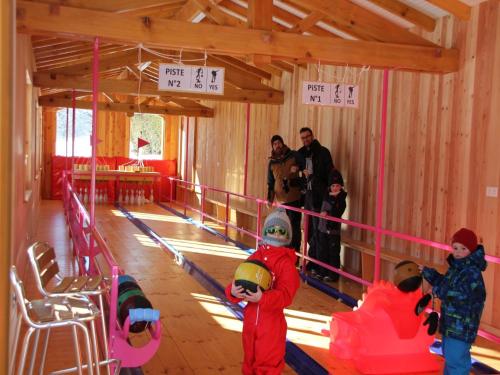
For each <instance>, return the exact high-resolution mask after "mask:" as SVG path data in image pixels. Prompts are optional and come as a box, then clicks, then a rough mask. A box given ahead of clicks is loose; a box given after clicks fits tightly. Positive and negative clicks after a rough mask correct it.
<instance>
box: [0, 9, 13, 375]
mask: <svg viewBox="0 0 500 375" xmlns="http://www.w3.org/2000/svg"><path fill="white" fill-rule="evenodd" d="M13 20H14V17H13V6H12V2H11V1H2V2H1V3H0V45H1V46H2V48H0V92H1V93H2V99H1V100H0V170H2V183H0V248H1V249H2V250H3V251H2V252H1V253H0V301H2V307H1V310H0V332H4V334H3V335H2V338H1V339H0V373H2V374H6V373H7V371H8V370H7V363H8V358H9V355H8V353H9V352H8V348H9V335H7V334H5V332H9V313H10V303H8V302H7V301H10V300H11V299H10V298H9V294H10V284H9V281H8V276H7V275H8V272H9V267H10V255H11V254H10V249H11V229H12V215H11V214H12V205H11V201H12V184H11V183H9V181H11V179H12V115H13V113H12V112H13V111H12V98H13V94H12V80H11V77H12V67H13V62H12V60H13V53H12V47H13V43H12V29H13Z"/></svg>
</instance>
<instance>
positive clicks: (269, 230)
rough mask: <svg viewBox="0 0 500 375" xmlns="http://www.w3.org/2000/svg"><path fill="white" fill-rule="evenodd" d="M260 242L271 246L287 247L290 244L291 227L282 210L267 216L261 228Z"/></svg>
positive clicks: (279, 209)
mask: <svg viewBox="0 0 500 375" xmlns="http://www.w3.org/2000/svg"><path fill="white" fill-rule="evenodd" d="M262 241H263V242H264V243H266V244H268V245H271V246H278V247H279V246H288V245H289V244H290V242H292V225H291V224H290V219H289V218H288V215H287V214H286V212H285V210H284V209H282V208H277V209H276V210H274V211H273V212H271V213H270V214H269V216H268V217H267V218H266V221H264V226H263V227H262Z"/></svg>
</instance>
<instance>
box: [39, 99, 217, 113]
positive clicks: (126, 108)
mask: <svg viewBox="0 0 500 375" xmlns="http://www.w3.org/2000/svg"><path fill="white" fill-rule="evenodd" d="M38 103H39V104H40V105H41V106H42V107H66V108H71V107H72V106H73V103H72V101H71V100H69V99H58V98H51V97H44V96H42V97H40V98H39V99H38ZM75 108H81V109H92V102H89V101H81V100H77V101H76V103H75ZM98 109H99V110H100V111H113V112H127V113H134V112H141V113H155V114H160V115H178V116H196V117H214V111H213V109H211V108H207V109H194V108H193V109H186V108H182V107H178V106H172V105H164V106H151V105H148V104H141V105H140V107H139V105H138V104H136V103H106V102H99V103H98Z"/></svg>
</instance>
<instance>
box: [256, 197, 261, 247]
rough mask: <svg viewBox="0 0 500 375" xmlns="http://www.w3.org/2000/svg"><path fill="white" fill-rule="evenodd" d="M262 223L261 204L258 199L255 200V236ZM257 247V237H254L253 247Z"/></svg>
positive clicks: (258, 233)
mask: <svg viewBox="0 0 500 375" xmlns="http://www.w3.org/2000/svg"><path fill="white" fill-rule="evenodd" d="M261 223H262V205H261V204H260V201H257V228H256V229H255V234H256V235H257V237H259V235H260V226H261ZM258 247H259V239H258V238H256V239H255V248H256V249H257V248H258Z"/></svg>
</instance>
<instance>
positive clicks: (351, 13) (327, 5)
mask: <svg viewBox="0 0 500 375" xmlns="http://www.w3.org/2000/svg"><path fill="white" fill-rule="evenodd" d="M288 1H289V2H291V3H293V4H295V5H303V6H306V7H307V8H308V9H310V10H314V11H317V12H321V13H323V14H325V16H327V17H329V18H331V19H332V20H335V21H336V22H338V23H339V24H343V25H345V26H347V27H349V28H351V27H352V28H354V27H356V28H358V29H361V30H362V32H365V33H368V34H370V35H372V36H373V37H374V38H375V39H376V40H378V41H383V42H390V43H398V44H411V45H419V46H436V45H435V44H434V43H432V42H430V41H428V40H427V39H424V38H422V37H421V36H419V35H416V34H413V33H412V32H410V31H408V30H406V29H404V28H402V27H400V26H398V25H395V24H394V23H392V22H390V21H388V20H386V19H385V18H383V17H381V16H379V15H377V14H375V13H372V12H370V11H369V10H367V9H365V8H363V7H361V6H359V5H357V4H355V3H352V2H350V1H348V0H327V1H326V0H307V1H306V2H305V1H303V0H288Z"/></svg>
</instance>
